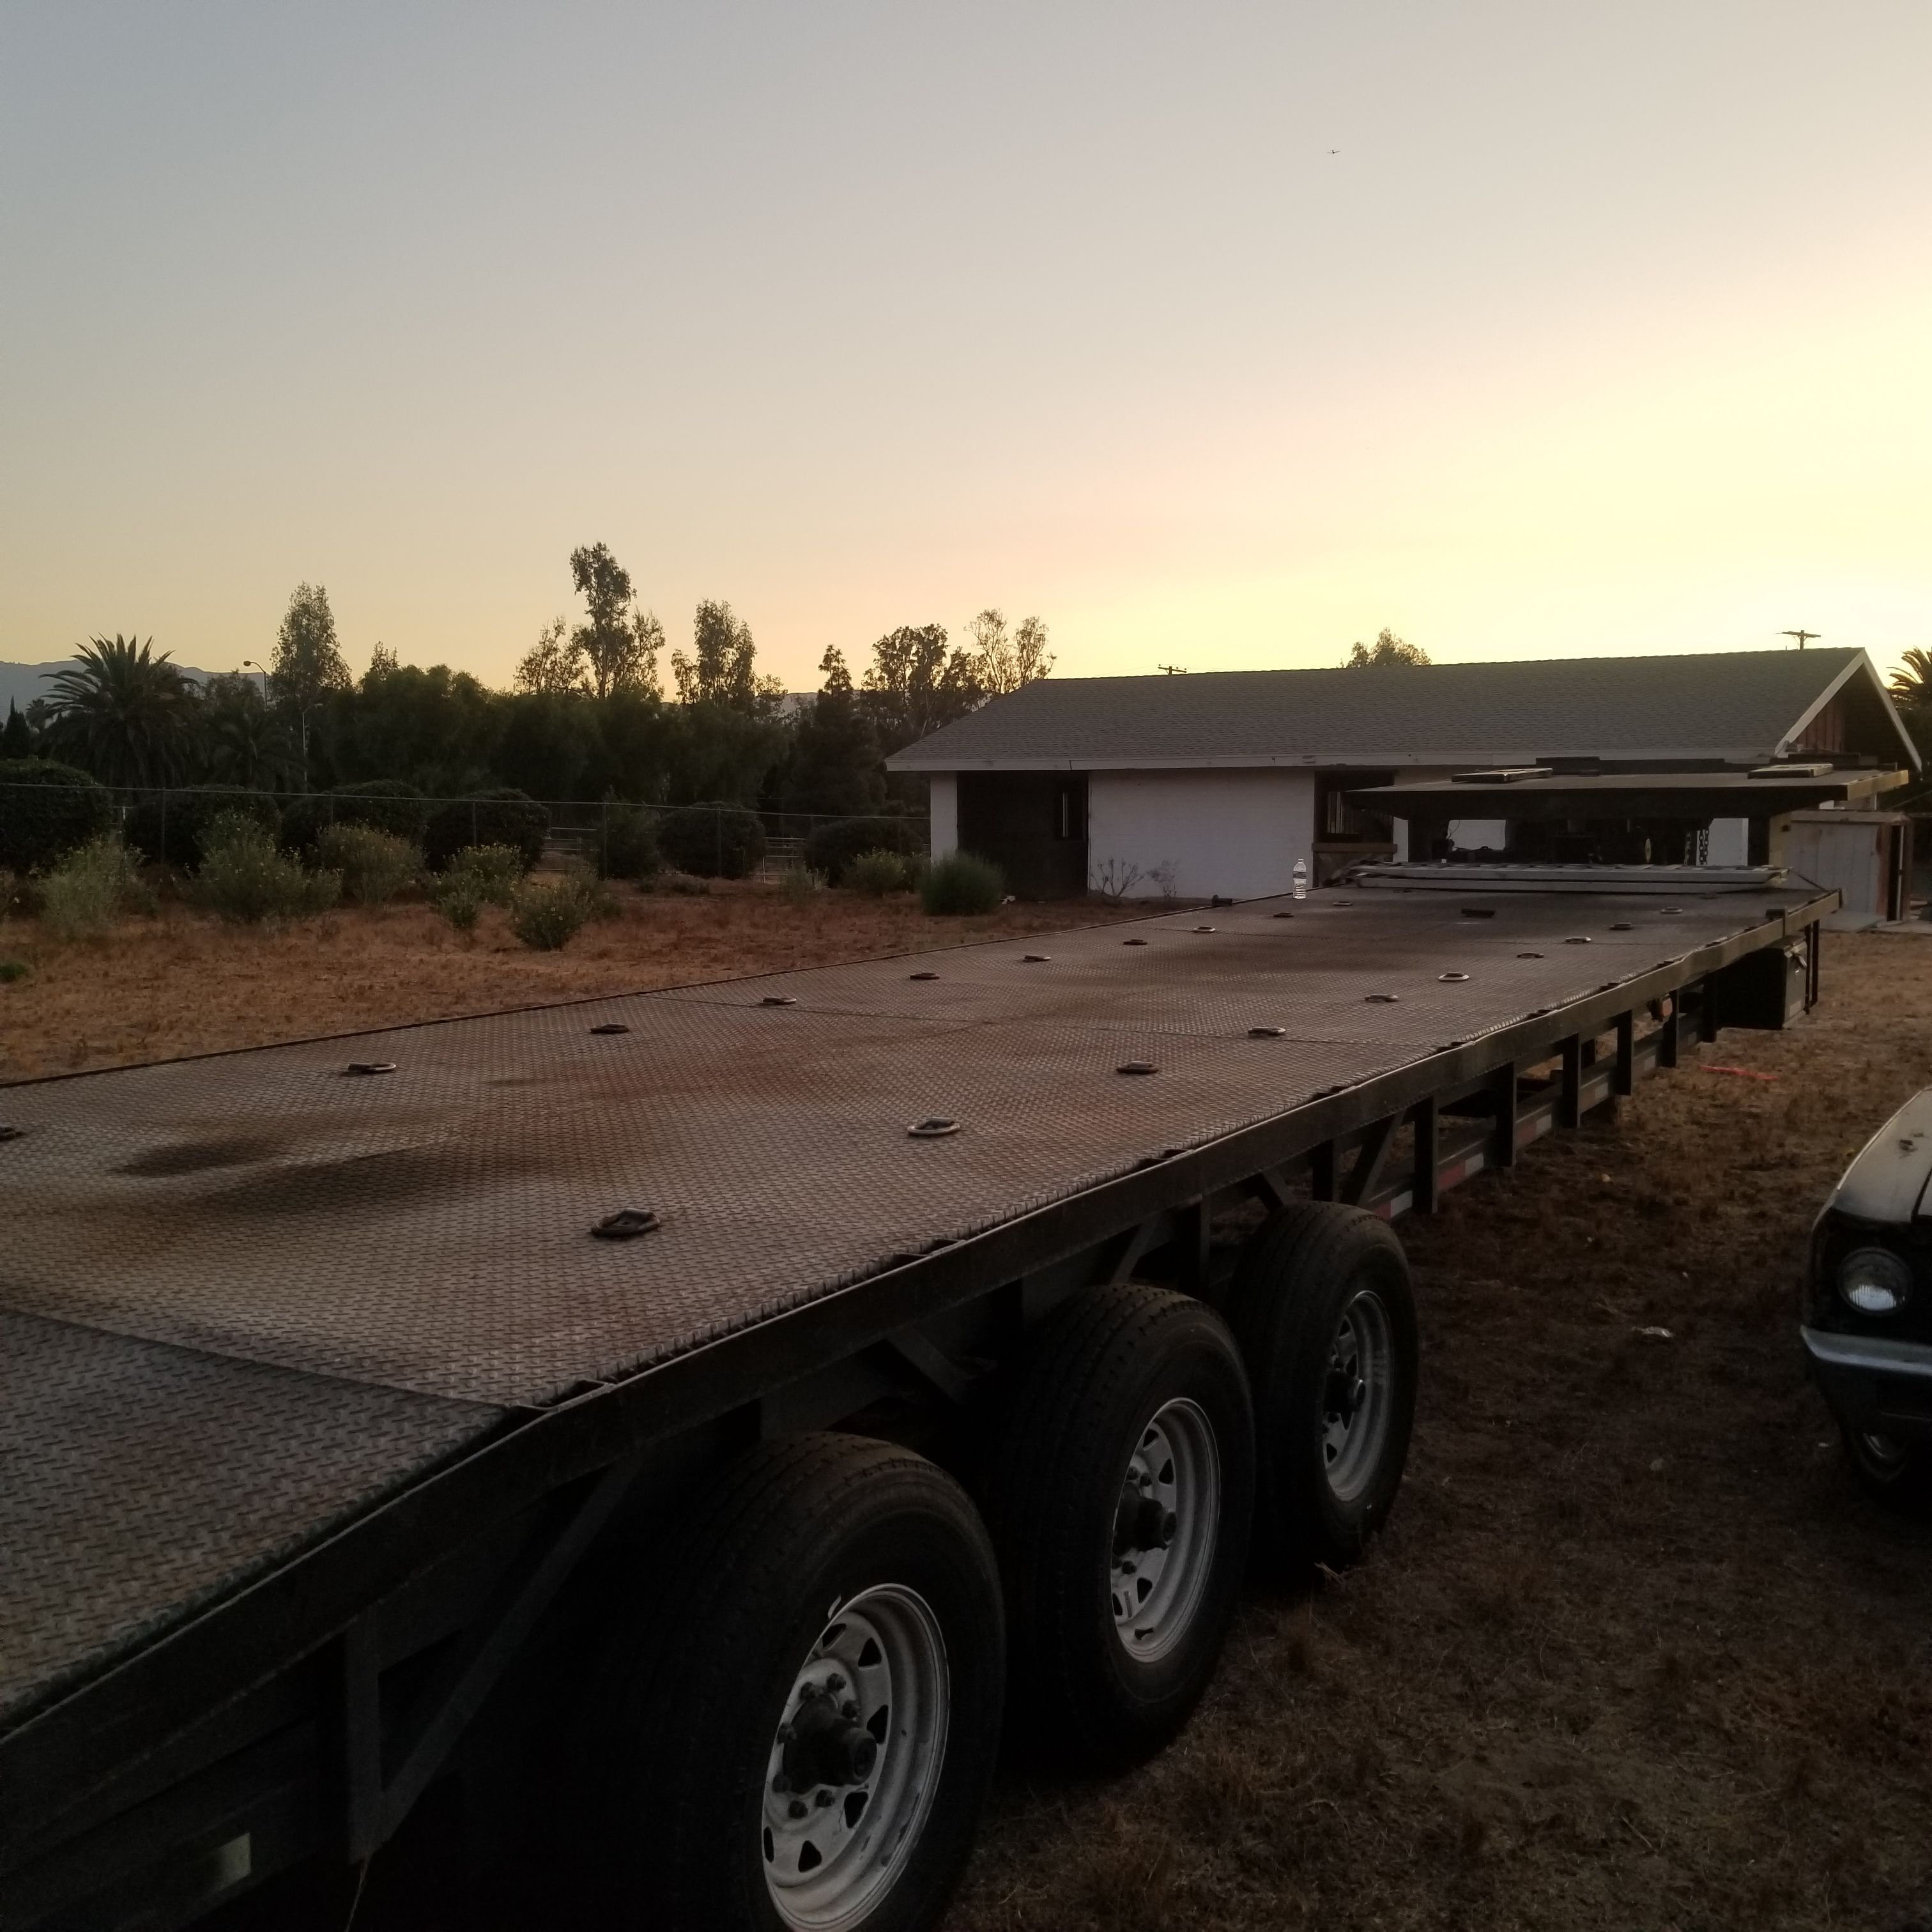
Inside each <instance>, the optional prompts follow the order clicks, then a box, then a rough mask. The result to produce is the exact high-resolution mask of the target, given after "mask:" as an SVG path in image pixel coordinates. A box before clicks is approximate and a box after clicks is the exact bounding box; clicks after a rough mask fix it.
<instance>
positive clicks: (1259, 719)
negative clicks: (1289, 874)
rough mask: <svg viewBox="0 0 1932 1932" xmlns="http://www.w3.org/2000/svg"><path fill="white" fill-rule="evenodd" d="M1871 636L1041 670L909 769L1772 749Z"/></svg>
mask: <svg viewBox="0 0 1932 1932" xmlns="http://www.w3.org/2000/svg"><path fill="white" fill-rule="evenodd" d="M1861 665H1862V666H1863V667H1864V673H1865V674H1866V675H1867V676H1870V677H1872V678H1873V680H1874V681H1876V672H1875V671H1874V670H1873V668H1872V666H1871V663H1870V659H1869V658H1867V657H1866V656H1865V654H1864V652H1863V651H1861V650H1857V649H1837V650H1817V649H1814V650H1808V651H1791V650H1779V651H1736V652H1723V653H1717V652H1712V653H1707V654H1703V655H1697V656H1692V657H1649V658H1551V659H1547V660H1544V661H1539V662H1535V663H1529V664H1521V663H1516V664H1428V665H1415V666H1405V667H1400V668H1388V669H1380V670H1378V669H1367V670H1346V669H1344V670H1235V671H1207V672H1199V671H1197V672H1195V673H1193V674H1191V675H1190V676H1183V677H1166V676H1161V677H1085V678H1073V677H1069V678H1058V677H1056V678H1046V679H1042V680H1041V681H1040V682H1038V683H1037V684H1031V685H1028V686H1027V687H1026V688H1025V689H1024V690H1022V691H1015V692H1014V693H1013V694H1012V695H1011V696H1010V697H998V698H995V699H994V700H993V701H992V703H989V704H987V705H984V706H982V707H981V708H980V709H979V710H977V711H976V712H974V713H973V714H972V715H971V716H970V717H968V718H961V719H960V720H959V721H958V722H957V723H956V724H949V725H947V726H946V727H944V729H943V730H938V731H935V732H934V733H932V735H931V736H929V737H926V738H922V739H920V740H919V742H917V743H916V744H914V745H908V746H907V748H905V749H904V751H900V752H898V754H895V756H894V757H892V758H891V759H889V760H888V761H887V762H888V763H889V764H890V765H891V766H892V768H893V769H895V770H899V771H957V770H962V769H983V768H986V767H993V768H998V767H1001V766H1007V767H1010V768H1019V769H1025V768H1027V767H1029V766H1064V767H1071V768H1074V769H1091V768H1094V767H1100V768H1103V769H1104V768H1106V766H1110V765H1128V766H1133V765H1178V766H1199V765H1217V764H1218V765H1242V764H1247V765H1253V764H1268V763H1277V762H1278V763H1294V764H1299V763H1304V762H1308V763H1318V764H1319V763H1358V764H1370V765H1377V764H1388V765H1396V764H1402V763H1417V764H1425V765H1427V764H1445V765H1454V764H1462V763H1487V762H1490V761H1497V762H1502V761H1508V760H1523V761H1529V760H1533V759H1535V758H1538V757H1550V756H1563V755H1571V756H1579V757H1581V756H1587V755H1589V754H1592V753H1598V754H1613V755H1618V756H1623V757H1683V756H1692V757H1729V758H1738V757H1751V758H1765V757H1770V756H1771V755H1772V754H1773V753H1774V752H1775V751H1776V750H1777V748H1778V746H1779V745H1780V744H1781V742H1782V741H1783V740H1784V738H1785V737H1786V736H1787V734H1789V733H1790V732H1791V731H1792V730H1793V727H1795V726H1796V724H1798V722H1799V719H1800V718H1802V717H1803V716H1804V715H1805V713H1806V712H1808V710H1810V709H1811V708H1812V706H1814V705H1815V704H1816V703H1817V702H1818V700H1820V698H1821V697H1823V696H1824V695H1825V694H1826V692H1827V691H1829V689H1830V688H1831V687H1832V685H1833V684H1834V683H1835V682H1836V681H1837V680H1838V679H1840V678H1841V677H1842V676H1845V675H1846V673H1852V674H1853V675H1855V674H1856V670H1857V667H1859V666H1861Z"/></svg>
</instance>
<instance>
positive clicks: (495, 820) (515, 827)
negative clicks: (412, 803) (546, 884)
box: [423, 785, 550, 872]
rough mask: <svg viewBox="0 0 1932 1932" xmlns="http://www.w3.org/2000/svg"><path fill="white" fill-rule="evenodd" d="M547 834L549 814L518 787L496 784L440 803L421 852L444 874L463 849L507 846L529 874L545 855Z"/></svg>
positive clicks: (425, 835) (430, 823) (426, 833)
mask: <svg viewBox="0 0 1932 1932" xmlns="http://www.w3.org/2000/svg"><path fill="white" fill-rule="evenodd" d="M549 836H550V813H549V811H548V810H547V808H545V807H544V806H543V805H539V804H538V802H536V800H535V799H533V798H532V797H531V796H530V795H529V793H528V792H526V791H519V790H517V787H515V786H514V785H498V786H496V787H494V788H493V790H488V791H479V792H478V793H475V795H474V796H472V797H469V798H452V799H446V800H445V801H444V802H443V803H442V804H441V805H438V806H437V808H436V809H435V810H434V811H433V812H431V814H430V820H429V829H428V832H425V834H424V835H423V850H424V852H425V854H426V855H427V856H428V859H429V862H430V864H431V865H432V866H433V867H434V868H435V869H436V870H437V871H439V872H440V871H442V870H443V868H444V867H445V866H446V865H448V864H449V862H450V861H451V860H452V859H454V858H455V856H456V855H457V853H459V852H460V851H461V850H463V847H465V846H474V845H507V846H508V847H511V850H514V852H515V853H517V862H518V864H519V865H520V867H521V868H522V870H523V871H526V872H527V871H529V869H530V868H531V867H532V865H535V863H536V862H537V861H538V859H541V857H542V856H543V848H544V840H545V839H546V838H548V837H549Z"/></svg>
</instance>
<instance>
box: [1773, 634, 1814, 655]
mask: <svg viewBox="0 0 1932 1932" xmlns="http://www.w3.org/2000/svg"><path fill="white" fill-rule="evenodd" d="M1817 634H1818V633H1817V631H1779V632H1778V635H1779V636H1780V637H1796V639H1797V640H1798V648H1799V649H1800V650H1801V651H1802V649H1804V648H1805V646H1806V645H1807V644H1808V643H1810V642H1811V640H1812V639H1813V638H1814V637H1816V636H1817Z"/></svg>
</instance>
